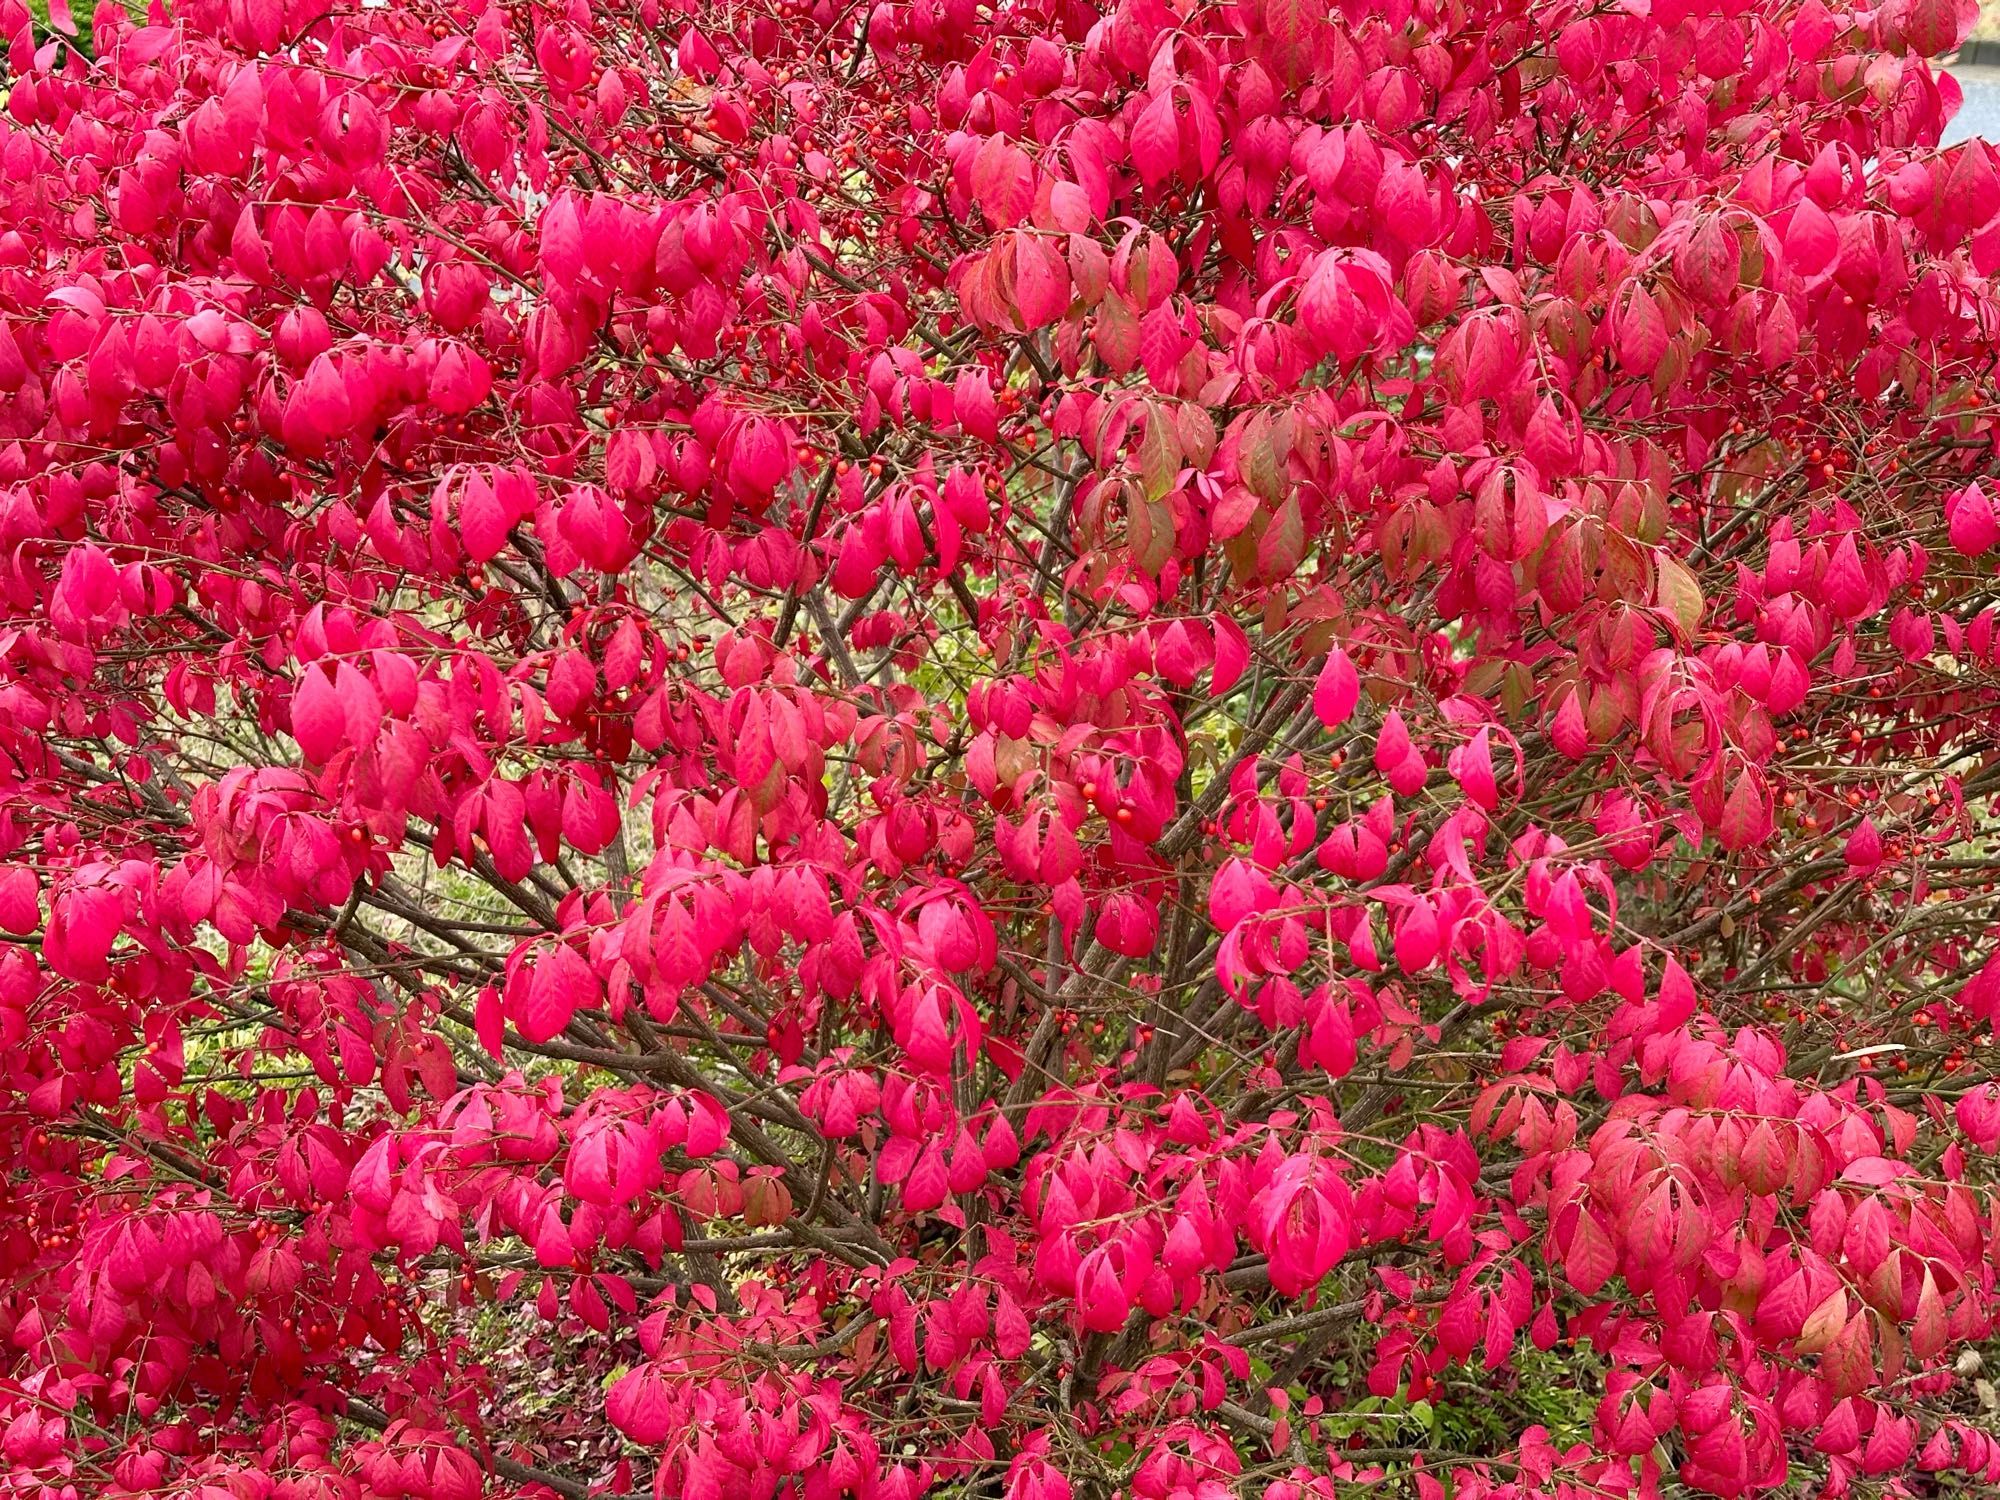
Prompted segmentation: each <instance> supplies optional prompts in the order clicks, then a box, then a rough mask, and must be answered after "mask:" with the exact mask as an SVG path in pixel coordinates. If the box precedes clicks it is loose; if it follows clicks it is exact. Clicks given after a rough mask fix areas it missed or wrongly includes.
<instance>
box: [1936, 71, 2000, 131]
mask: <svg viewBox="0 0 2000 1500" xmlns="http://www.w3.org/2000/svg"><path fill="white" fill-rule="evenodd" d="M1952 76H1953V77H1955V78H1956V79H1957V80H1958V86H1959V87H1960V88H1962V89H1964V90H1965V105H1964V107H1963V108H1961V109H1960V110H1959V112H1958V113H1957V114H1956V115H1955V116H1953V118H1952V122H1951V124H1950V125H1948V126H1947V127H1945V132H1944V138H1945V143H1946V144H1947V145H1949V144H1950V143H1951V142H1953V141H1969V140H1971V139H1972V138H1973V137H1974V136H1978V137H1979V138H1980V139H1981V140H1986V141H2000V68H1988V67H1977V68H1954V69H1952Z"/></svg>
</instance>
